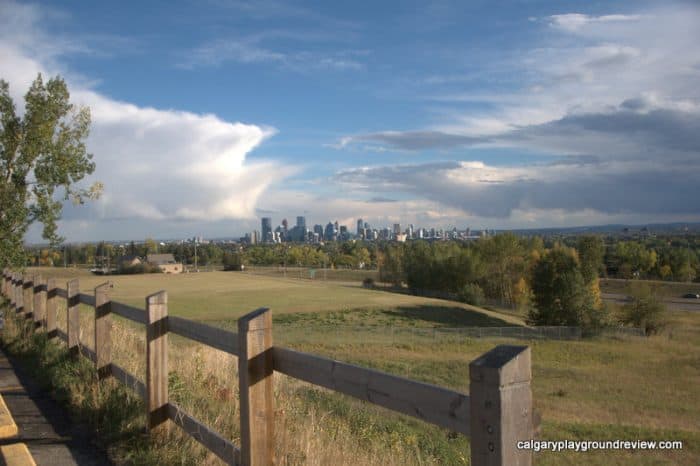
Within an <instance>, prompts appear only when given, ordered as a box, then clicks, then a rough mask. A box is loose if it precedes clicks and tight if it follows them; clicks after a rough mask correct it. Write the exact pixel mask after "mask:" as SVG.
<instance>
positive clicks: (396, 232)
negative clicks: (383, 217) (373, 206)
mask: <svg viewBox="0 0 700 466" xmlns="http://www.w3.org/2000/svg"><path fill="white" fill-rule="evenodd" d="M399 234H401V224H400V223H394V235H399Z"/></svg>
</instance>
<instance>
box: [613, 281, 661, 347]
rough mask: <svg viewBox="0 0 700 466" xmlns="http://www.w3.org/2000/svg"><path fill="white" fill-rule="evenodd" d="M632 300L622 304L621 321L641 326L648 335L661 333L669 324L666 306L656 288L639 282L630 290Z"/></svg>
mask: <svg viewBox="0 0 700 466" xmlns="http://www.w3.org/2000/svg"><path fill="white" fill-rule="evenodd" d="M630 294H631V298H632V300H631V302H629V303H628V304H625V305H624V306H622V315H621V317H620V321H621V322H622V323H623V324H625V325H631V326H633V327H639V328H641V329H643V330H644V333H645V334H646V335H654V334H656V333H659V332H660V331H661V330H663V329H664V327H665V326H666V324H667V319H666V306H664V304H663V302H662V301H661V300H660V299H659V297H658V296H657V293H656V289H654V288H651V287H649V286H648V285H646V284H638V285H636V286H634V287H633V288H632V289H631V290H630Z"/></svg>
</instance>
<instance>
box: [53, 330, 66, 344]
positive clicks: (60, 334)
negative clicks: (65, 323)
mask: <svg viewBox="0 0 700 466" xmlns="http://www.w3.org/2000/svg"><path fill="white" fill-rule="evenodd" d="M56 336H57V337H58V338H60V339H61V340H63V341H65V342H66V343H68V334H67V333H66V332H64V331H63V330H61V329H60V328H57V329H56Z"/></svg>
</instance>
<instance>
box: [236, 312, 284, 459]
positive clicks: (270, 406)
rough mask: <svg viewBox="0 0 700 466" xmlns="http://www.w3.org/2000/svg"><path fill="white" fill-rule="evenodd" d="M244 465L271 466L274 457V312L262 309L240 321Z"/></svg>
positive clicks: (242, 448)
mask: <svg viewBox="0 0 700 466" xmlns="http://www.w3.org/2000/svg"><path fill="white" fill-rule="evenodd" d="M238 344H239V349H238V388H239V392H240V409H241V411H240V417H241V464H243V465H246V466H267V465H271V464H273V456H274V439H275V435H274V426H275V422H274V416H275V410H274V398H273V374H274V367H273V360H272V313H271V312H270V310H269V309H258V310H257V311H253V312H251V313H250V314H246V315H244V316H243V317H241V318H239V319H238Z"/></svg>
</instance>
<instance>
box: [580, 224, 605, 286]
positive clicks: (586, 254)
mask: <svg viewBox="0 0 700 466" xmlns="http://www.w3.org/2000/svg"><path fill="white" fill-rule="evenodd" d="M576 250H577V251H578V257H579V261H580V264H581V274H583V279H584V280H585V281H586V283H590V282H592V281H593V280H594V279H596V278H598V275H599V274H600V271H601V270H602V269H603V257H604V256H605V244H604V243H603V240H602V239H601V238H600V237H599V236H592V235H586V236H582V237H580V238H579V239H578V241H577V243H576Z"/></svg>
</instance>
